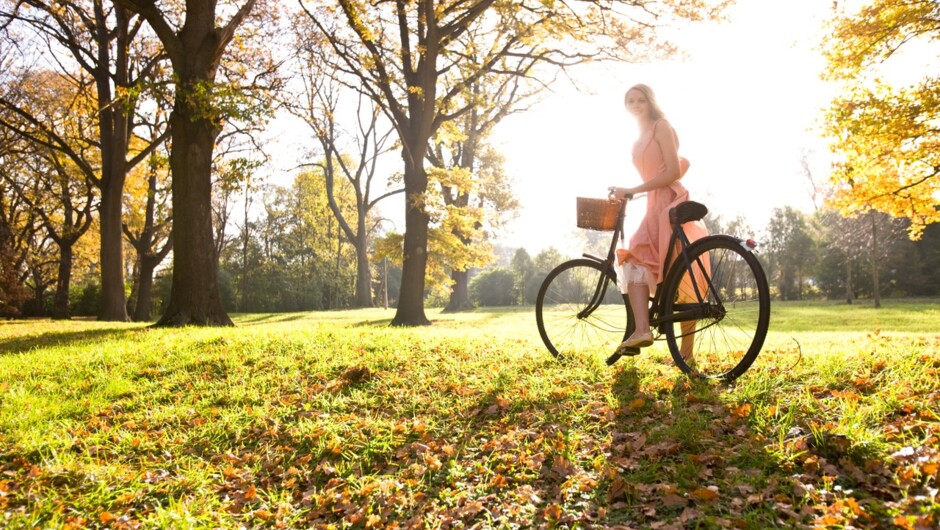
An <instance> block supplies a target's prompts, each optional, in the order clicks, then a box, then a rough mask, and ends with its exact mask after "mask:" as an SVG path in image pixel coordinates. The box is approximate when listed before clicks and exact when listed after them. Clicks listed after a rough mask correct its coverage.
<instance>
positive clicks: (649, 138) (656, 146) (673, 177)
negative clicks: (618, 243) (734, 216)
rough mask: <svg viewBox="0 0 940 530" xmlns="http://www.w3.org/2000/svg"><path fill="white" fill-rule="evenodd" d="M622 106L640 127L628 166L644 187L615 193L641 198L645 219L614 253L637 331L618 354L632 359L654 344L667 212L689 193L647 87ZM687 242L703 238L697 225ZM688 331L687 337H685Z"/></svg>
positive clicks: (670, 135) (685, 342)
mask: <svg viewBox="0 0 940 530" xmlns="http://www.w3.org/2000/svg"><path fill="white" fill-rule="evenodd" d="M624 105H625V106H626V108H627V112H629V113H630V114H631V115H633V117H634V118H635V119H636V120H637V124H638V125H639V127H640V137H639V138H638V139H637V141H636V143H634V144H633V164H634V165H635V166H636V168H637V171H639V173H640V177H641V178H642V179H643V183H642V184H640V185H639V186H634V187H632V188H615V190H614V193H616V194H617V196H618V197H622V196H624V195H626V194H632V195H635V194H637V193H644V192H646V215H645V216H644V217H643V220H642V221H641V222H640V225H639V228H637V230H636V232H635V233H634V234H633V236H632V237H631V238H630V245H629V248H628V249H626V250H618V252H617V255H618V265H620V266H621V267H619V268H618V272H619V273H620V274H621V277H620V283H621V290H622V291H623V293H624V294H626V295H628V296H629V299H630V306H631V308H632V313H633V316H634V319H635V323H636V327H635V329H634V331H633V333H632V334H631V335H630V336H629V337H627V340H625V341H623V342H622V343H621V344H620V346H619V347H618V348H617V353H620V354H622V355H631V354H633V355H635V354H636V353H639V350H638V348H644V347H646V346H649V345H651V344H653V334H652V333H651V331H650V323H649V300H650V290H651V289H655V288H656V285H657V284H658V283H660V282H661V281H662V280H663V278H662V271H663V260H664V259H665V258H666V251H667V247H668V245H669V237H670V235H671V234H672V227H671V226H670V224H669V209H670V208H672V207H674V206H676V205H677V204H679V203H681V202H683V201H687V200H689V192H688V190H686V189H685V186H683V185H682V184H680V183H679V179H681V178H682V176H683V175H685V172H686V171H687V170H688V169H689V162H688V160H686V159H684V158H681V157H680V156H679V153H678V148H679V138H678V136H676V132H675V130H674V129H673V128H672V125H670V124H669V122H668V121H666V119H665V116H664V114H663V111H662V109H660V108H659V105H657V104H656V97H655V95H654V94H653V90H652V89H650V87H648V86H646V85H643V84H638V85H635V86H633V87H631V88H630V90H627V93H626V94H625V95H624ZM684 229H685V233H686V235H687V236H688V237H689V240H690V241H695V240H696V239H698V238H700V237H702V236H704V235H707V231H706V230H705V225H704V224H702V222H701V221H696V222H694V223H686V224H685V225H684ZM693 325H694V323H692V322H689V323H683V339H682V346H681V348H680V349H681V353H682V356H683V358H685V359H687V360H689V359H690V358H691V355H692V344H693V341H692V336H691V332H692V330H693V329H694V328H693ZM687 329H688V331H686V330H687Z"/></svg>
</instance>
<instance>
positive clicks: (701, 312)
mask: <svg viewBox="0 0 940 530" xmlns="http://www.w3.org/2000/svg"><path fill="white" fill-rule="evenodd" d="M632 199H633V197H625V198H624V199H623V200H621V201H620V210H619V212H618V214H617V223H616V225H615V226H614V233H613V236H612V237H611V241H610V248H609V249H608V251H607V257H606V258H600V257H598V256H594V255H593V254H588V253H584V254H582V256H583V257H585V258H588V259H591V260H594V261H597V262H598V263H600V264H601V265H602V266H604V269H605V270H606V271H608V272H609V273H610V274H612V275H613V276H615V277H616V276H617V272H616V269H615V265H614V263H615V260H616V255H617V242H618V240H619V241H620V243H621V245H622V244H623V241H624V237H623V236H624V234H623V220H624V217H625V215H626V209H627V203H628V202H629V201H630V200H632ZM681 227H682V225H681V224H678V223H676V224H673V227H672V235H671V236H670V238H669V248H668V249H667V251H666V259H665V260H663V265H662V278H663V279H665V277H666V274H667V272H668V268H669V266H670V265H671V264H672V257H673V250H674V249H675V248H676V243H678V244H679V251H678V252H677V256H676V259H679V258H680V257H681V258H682V259H683V261H684V263H685V269H686V270H687V271H690V274H689V276H690V279H691V282H692V288H693V291H694V292H695V298H696V300H698V302H697V303H685V304H676V305H675V311H673V312H672V313H671V314H670V315H668V316H665V317H663V316H661V314H662V308H663V300H661V299H660V296H661V293H660V290H661V289H662V283H660V284H658V285H657V286H656V290H655V293H654V294H653V296H652V297H651V298H650V300H649V302H650V309H649V317H650V326H651V327H655V328H656V329H658V330H659V332H660V333H665V326H666V325H668V324H671V323H674V322H685V321H693V320H703V319H706V318H717V319H720V317H721V316H722V315H723V314H724V305H723V304H722V302H721V299H720V298H719V296H720V294H719V292H718V290H717V289H715V286H714V285H713V284H712V279H711V275H710V274H705V275H704V280H705V283H706V285H705V286H704V287H705V290H704V291H703V290H702V288H700V287H699V285H698V281H697V280H696V278H695V274H691V271H692V270H693V269H692V263H691V262H690V261H689V255H688V252H687V250H688V247H689V245H691V242H690V241H689V238H688V236H686V235H685V231H684V230H682V228H681ZM696 264H697V266H698V267H700V268H701V269H703V270H704V264H703V263H702V262H701V260H700V259H698V258H697V259H696ZM708 292H711V293H713V296H714V297H715V298H716V302H717V303H715V304H709V303H706V297H705V294H704V293H708ZM606 294H607V282H605V281H603V279H601V280H600V281H598V282H597V286H596V287H595V289H594V294H593V296H592V298H591V302H590V303H589V304H588V305H587V306H586V307H585V308H584V309H582V310H581V311H580V312H579V313H578V317H579V318H585V317H586V316H588V315H590V314H591V313H593V312H594V310H596V309H597V308H598V306H600V304H601V301H602V300H603V299H604V296H605V295H606Z"/></svg>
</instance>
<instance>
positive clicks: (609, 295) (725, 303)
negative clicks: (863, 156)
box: [535, 188, 770, 381]
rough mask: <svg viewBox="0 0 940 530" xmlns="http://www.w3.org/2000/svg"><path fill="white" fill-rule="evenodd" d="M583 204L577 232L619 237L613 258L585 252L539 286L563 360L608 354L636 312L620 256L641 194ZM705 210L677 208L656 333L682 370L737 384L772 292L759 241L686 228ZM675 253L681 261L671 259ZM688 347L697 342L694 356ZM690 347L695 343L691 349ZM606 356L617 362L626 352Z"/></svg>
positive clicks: (542, 324) (653, 322)
mask: <svg viewBox="0 0 940 530" xmlns="http://www.w3.org/2000/svg"><path fill="white" fill-rule="evenodd" d="M613 194H614V188H610V190H609V195H608V198H607V199H589V198H581V197H579V198H578V226H579V227H580V228H588V229H592V230H602V231H613V237H612V238H611V243H610V248H609V250H608V252H607V257H605V258H601V257H598V256H594V255H591V254H587V253H585V254H583V256H582V257H581V258H576V259H572V260H569V261H566V262H564V263H562V264H560V265H558V266H557V267H555V268H554V269H553V270H552V271H551V272H549V274H548V276H546V278H545V280H544V281H543V282H542V285H541V287H540V289H539V293H538V298H537V300H536V304H535V314H536V322H537V324H538V329H539V334H540V335H541V337H542V341H543V342H544V343H545V345H546V346H547V347H548V350H549V351H550V352H551V353H552V354H553V355H555V356H556V357H558V356H565V355H569V354H573V353H588V354H596V353H598V352H600V351H604V352H610V351H613V350H614V348H616V347H617V346H618V345H619V343H620V342H622V341H624V340H626V338H627V337H628V336H630V334H632V332H633V314H632V310H631V307H630V303H629V298H628V297H627V295H626V294H621V292H620V289H619V288H618V285H617V274H616V272H615V269H614V266H615V256H616V249H617V243H618V241H620V243H621V246H622V244H623V237H624V234H623V220H624V217H625V215H626V208H627V203H628V202H629V201H630V200H632V199H633V198H634V197H633V196H631V195H627V196H624V197H623V198H622V199H618V198H616V197H614V195H613ZM707 213H708V209H707V208H706V207H705V205H703V204H701V203H697V202H694V201H687V202H683V203H681V204H679V205H677V206H676V207H675V208H672V209H671V210H670V212H669V218H670V224H671V225H672V235H671V236H670V241H669V248H668V251H667V253H666V259H665V261H664V262H663V273H664V274H663V276H662V278H663V281H662V282H661V283H660V284H659V285H657V286H656V288H655V292H654V294H653V295H652V296H651V297H650V304H649V305H650V308H649V312H650V328H651V329H652V330H653V333H654V338H655V339H656V340H657V341H659V340H665V341H666V343H667V344H668V346H669V351H670V353H671V355H672V359H673V361H674V362H675V364H676V366H677V367H678V368H679V369H680V370H681V371H682V372H684V373H686V374H688V375H691V376H697V377H703V378H714V379H722V380H726V381H731V380H734V379H736V378H737V377H739V376H741V374H743V373H744V372H745V371H747V369H748V368H750V366H751V365H752V364H753V363H754V360H755V359H756V358H757V355H758V353H760V350H761V348H762V347H763V344H764V339H765V337H766V336H767V330H768V327H769V323H770V289H769V287H768V285H767V277H766V275H765V274H764V270H763V268H762V267H761V264H760V262H759V261H758V259H757V256H756V255H755V254H754V251H755V249H756V247H757V244H756V243H755V242H754V240H752V239H746V240H745V239H740V238H737V237H733V236H730V235H708V236H705V237H702V238H701V239H699V240H697V241H695V242H694V243H691V242H690V241H689V239H688V237H687V236H686V235H685V232H684V231H683V230H682V225H683V224H684V223H687V222H691V221H699V220H701V219H702V218H703V217H705V215H706V214H707ZM674 249H678V250H677V251H676V252H675V260H673V259H672V258H673V253H674ZM682 341H691V345H692V346H693V349H694V355H692V360H690V361H687V360H686V359H685V358H683V356H682V353H681V349H682ZM689 345H690V344H687V346H689ZM634 353H638V351H637V352H628V353H624V352H621V351H617V352H615V353H614V354H613V355H610V356H609V357H608V358H607V364H608V365H612V364H613V363H615V362H616V361H617V360H618V359H619V358H620V357H621V356H622V355H624V354H627V355H632V354H634Z"/></svg>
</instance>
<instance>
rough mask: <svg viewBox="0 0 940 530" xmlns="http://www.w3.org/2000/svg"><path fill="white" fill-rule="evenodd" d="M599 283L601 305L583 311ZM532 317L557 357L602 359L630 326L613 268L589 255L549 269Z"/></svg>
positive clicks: (620, 339)
mask: <svg viewBox="0 0 940 530" xmlns="http://www.w3.org/2000/svg"><path fill="white" fill-rule="evenodd" d="M601 281H603V282H604V283H603V284H601V283H600V282H601ZM599 285H600V286H601V287H602V288H603V289H604V297H603V300H602V301H601V302H602V303H600V304H599V305H598V306H597V308H596V309H594V310H593V311H591V312H590V313H588V314H582V312H583V311H585V309H586V308H587V307H588V306H590V305H591V303H592V299H593V297H594V293H595V290H596V289H597V288H598V286H599ZM535 319H536V322H537V324H538V329H539V335H541V337H542V342H544V343H545V346H546V347H547V348H548V351H550V352H551V353H552V355H554V356H556V357H558V356H562V357H565V356H568V355H571V354H578V355H580V354H588V355H597V354H601V353H602V354H603V355H604V356H605V357H606V356H608V355H610V354H611V353H613V352H614V350H615V349H616V348H617V346H618V345H619V344H620V343H621V342H622V341H623V340H625V339H626V332H625V330H626V329H628V328H627V324H628V310H627V304H626V301H625V299H624V297H623V296H622V295H621V293H620V290H619V289H618V288H617V279H616V277H615V276H614V274H613V271H611V270H609V269H606V268H605V266H604V265H603V264H602V263H599V262H597V261H595V260H591V259H587V258H582V259H574V260H570V261H566V262H564V263H562V264H561V265H559V266H557V267H555V268H554V269H552V271H551V272H549V273H548V276H546V277H545V280H544V281H543V282H542V285H541V287H540V288H539V294H538V298H537V299H536V302H535Z"/></svg>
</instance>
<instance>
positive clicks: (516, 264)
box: [509, 248, 538, 305]
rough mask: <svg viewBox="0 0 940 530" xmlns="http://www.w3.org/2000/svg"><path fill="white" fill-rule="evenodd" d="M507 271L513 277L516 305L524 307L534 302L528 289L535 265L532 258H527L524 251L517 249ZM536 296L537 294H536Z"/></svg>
mask: <svg viewBox="0 0 940 530" xmlns="http://www.w3.org/2000/svg"><path fill="white" fill-rule="evenodd" d="M509 269H510V270H511V271H512V273H513V275H514V276H515V286H516V288H515V291H516V295H517V296H518V300H517V301H518V303H519V304H520V305H526V304H528V303H529V302H534V301H535V297H533V296H531V295H530V293H529V289H528V287H529V283H530V280H531V279H532V277H533V276H534V275H535V263H533V262H532V257H531V256H529V253H528V252H527V251H526V249H524V248H519V249H517V250H516V253H515V254H513V256H512V263H511V264H510V267H509ZM536 294H538V293H537V292H536Z"/></svg>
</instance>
